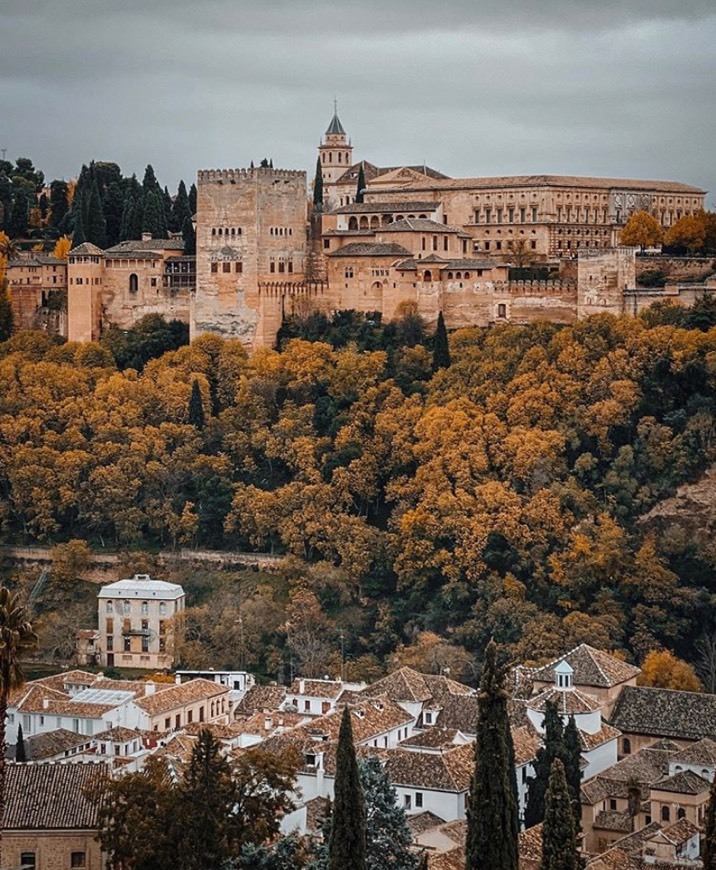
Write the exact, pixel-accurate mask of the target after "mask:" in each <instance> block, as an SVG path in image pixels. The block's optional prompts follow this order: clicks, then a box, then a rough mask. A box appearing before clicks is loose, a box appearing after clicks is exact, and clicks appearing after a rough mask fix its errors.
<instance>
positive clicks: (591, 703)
mask: <svg viewBox="0 0 716 870" xmlns="http://www.w3.org/2000/svg"><path fill="white" fill-rule="evenodd" d="M549 703H552V704H556V705H557V711H558V712H559V713H561V714H562V715H563V716H567V715H571V714H574V713H577V714H578V713H593V712H594V711H595V710H598V709H599V701H597V699H596V698H593V697H592V696H591V695H586V694H584V692H580V691H579V689H558V688H556V686H551V687H550V688H549V689H545V690H544V692H541V693H540V694H539V695H536V696H535V697H534V698H532V699H531V700H529V701H528V702H527V706H528V707H529V708H530V710H537V711H538V712H540V713H544V711H545V710H546V708H547V704H549Z"/></svg>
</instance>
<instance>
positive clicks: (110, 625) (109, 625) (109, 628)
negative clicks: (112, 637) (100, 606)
mask: <svg viewBox="0 0 716 870" xmlns="http://www.w3.org/2000/svg"><path fill="white" fill-rule="evenodd" d="M106 631H107V634H114V620H113V619H108V620H107V623H106Z"/></svg>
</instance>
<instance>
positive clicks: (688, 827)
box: [661, 819, 699, 846]
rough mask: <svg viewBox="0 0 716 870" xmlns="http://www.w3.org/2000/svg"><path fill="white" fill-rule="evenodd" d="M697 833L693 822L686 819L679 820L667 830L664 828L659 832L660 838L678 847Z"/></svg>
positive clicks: (697, 830)
mask: <svg viewBox="0 0 716 870" xmlns="http://www.w3.org/2000/svg"><path fill="white" fill-rule="evenodd" d="M698 833H699V829H698V828H697V827H696V825H695V824H694V823H693V822H690V821H689V820H688V819H679V821H678V822H675V823H674V824H673V825H670V826H669V827H668V828H664V829H663V830H662V832H661V836H662V837H664V838H665V839H667V840H668V841H669V842H670V843H673V844H674V845H675V846H680V845H681V844H682V843H685V842H686V841H687V840H690V839H691V838H692V837H693V836H694V835H695V834H698Z"/></svg>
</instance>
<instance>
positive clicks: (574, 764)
mask: <svg viewBox="0 0 716 870" xmlns="http://www.w3.org/2000/svg"><path fill="white" fill-rule="evenodd" d="M563 742H564V759H563V761H564V775H565V777H566V778H567V788H568V789H569V798H570V800H571V801H572V810H573V812H574V829H575V830H576V831H580V830H581V829H582V802H581V790H582V771H581V769H580V767H579V763H580V761H581V760H582V743H581V741H580V739H579V729H578V728H577V723H576V722H575V721H574V716H570V717H569V722H567V727H566V728H565V729H564V741H563Z"/></svg>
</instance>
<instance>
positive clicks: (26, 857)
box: [20, 852, 37, 870]
mask: <svg viewBox="0 0 716 870" xmlns="http://www.w3.org/2000/svg"><path fill="white" fill-rule="evenodd" d="M20 866H21V867H22V870H29V868H30V867H37V858H36V856H35V853H34V852H20Z"/></svg>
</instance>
